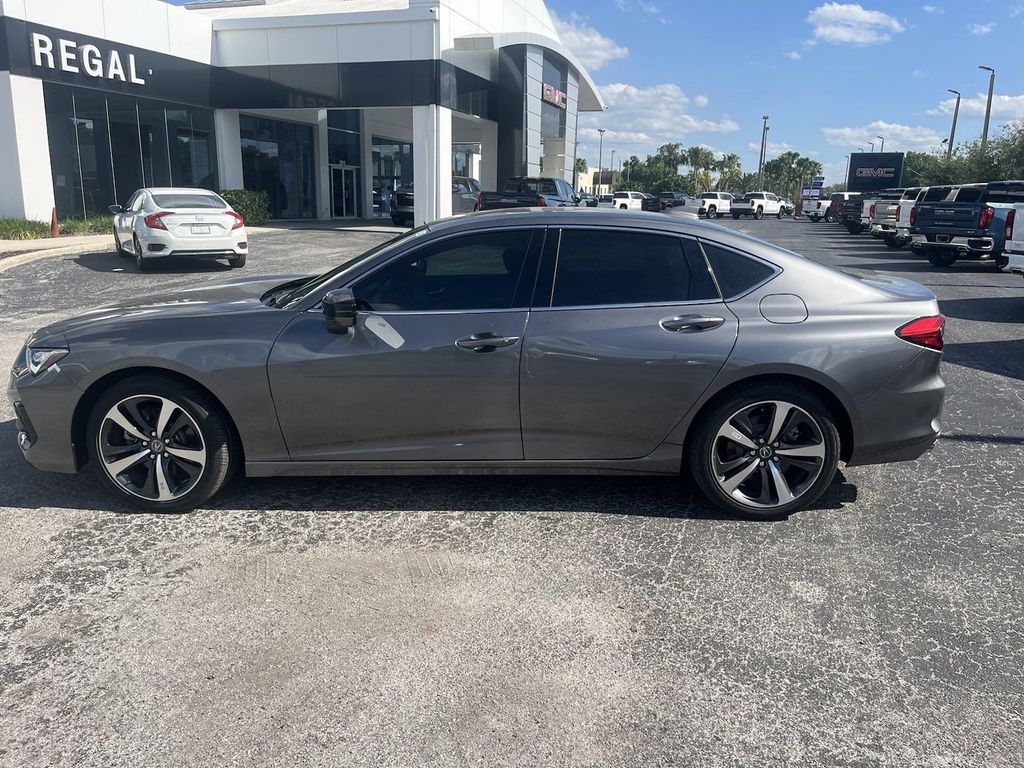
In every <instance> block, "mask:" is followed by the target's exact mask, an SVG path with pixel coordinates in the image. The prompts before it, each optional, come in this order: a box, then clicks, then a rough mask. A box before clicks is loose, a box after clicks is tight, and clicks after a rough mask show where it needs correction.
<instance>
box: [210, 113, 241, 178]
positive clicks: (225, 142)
mask: <svg viewBox="0 0 1024 768" xmlns="http://www.w3.org/2000/svg"><path fill="white" fill-rule="evenodd" d="M213 131H214V135H215V136H216V141H217V178H218V179H219V180H220V188H221V189H244V188H245V181H244V179H243V175H242V133H241V129H240V128H239V127H238V110H237V109H215V110H214V111H213Z"/></svg>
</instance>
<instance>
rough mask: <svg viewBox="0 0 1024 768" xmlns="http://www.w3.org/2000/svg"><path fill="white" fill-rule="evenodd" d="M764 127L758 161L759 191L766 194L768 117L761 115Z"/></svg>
mask: <svg viewBox="0 0 1024 768" xmlns="http://www.w3.org/2000/svg"><path fill="white" fill-rule="evenodd" d="M761 119H762V120H763V121H764V125H763V126H762V127H761V156H760V157H759V159H758V161H757V191H758V192H764V152H765V147H766V146H767V142H768V115H761Z"/></svg>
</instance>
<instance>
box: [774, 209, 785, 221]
mask: <svg viewBox="0 0 1024 768" xmlns="http://www.w3.org/2000/svg"><path fill="white" fill-rule="evenodd" d="M785 215H786V209H785V208H779V210H778V212H777V213H776V214H775V218H776V219H778V220H779V221H782V217H783V216H785Z"/></svg>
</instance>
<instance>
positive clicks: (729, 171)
mask: <svg viewBox="0 0 1024 768" xmlns="http://www.w3.org/2000/svg"><path fill="white" fill-rule="evenodd" d="M715 170H716V171H718V191H719V192H728V191H731V190H732V189H733V188H734V187H735V186H737V185H738V184H739V183H740V181H741V180H742V177H743V167H742V166H741V165H740V156H739V155H725V156H724V157H722V159H721V160H718V161H717V162H715Z"/></svg>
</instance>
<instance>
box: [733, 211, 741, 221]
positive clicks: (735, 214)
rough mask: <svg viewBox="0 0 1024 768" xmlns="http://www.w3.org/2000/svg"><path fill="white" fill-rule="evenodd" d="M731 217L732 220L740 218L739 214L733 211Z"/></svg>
mask: <svg viewBox="0 0 1024 768" xmlns="http://www.w3.org/2000/svg"><path fill="white" fill-rule="evenodd" d="M732 218H733V221H739V220H740V214H738V213H734V214H733V215H732Z"/></svg>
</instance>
